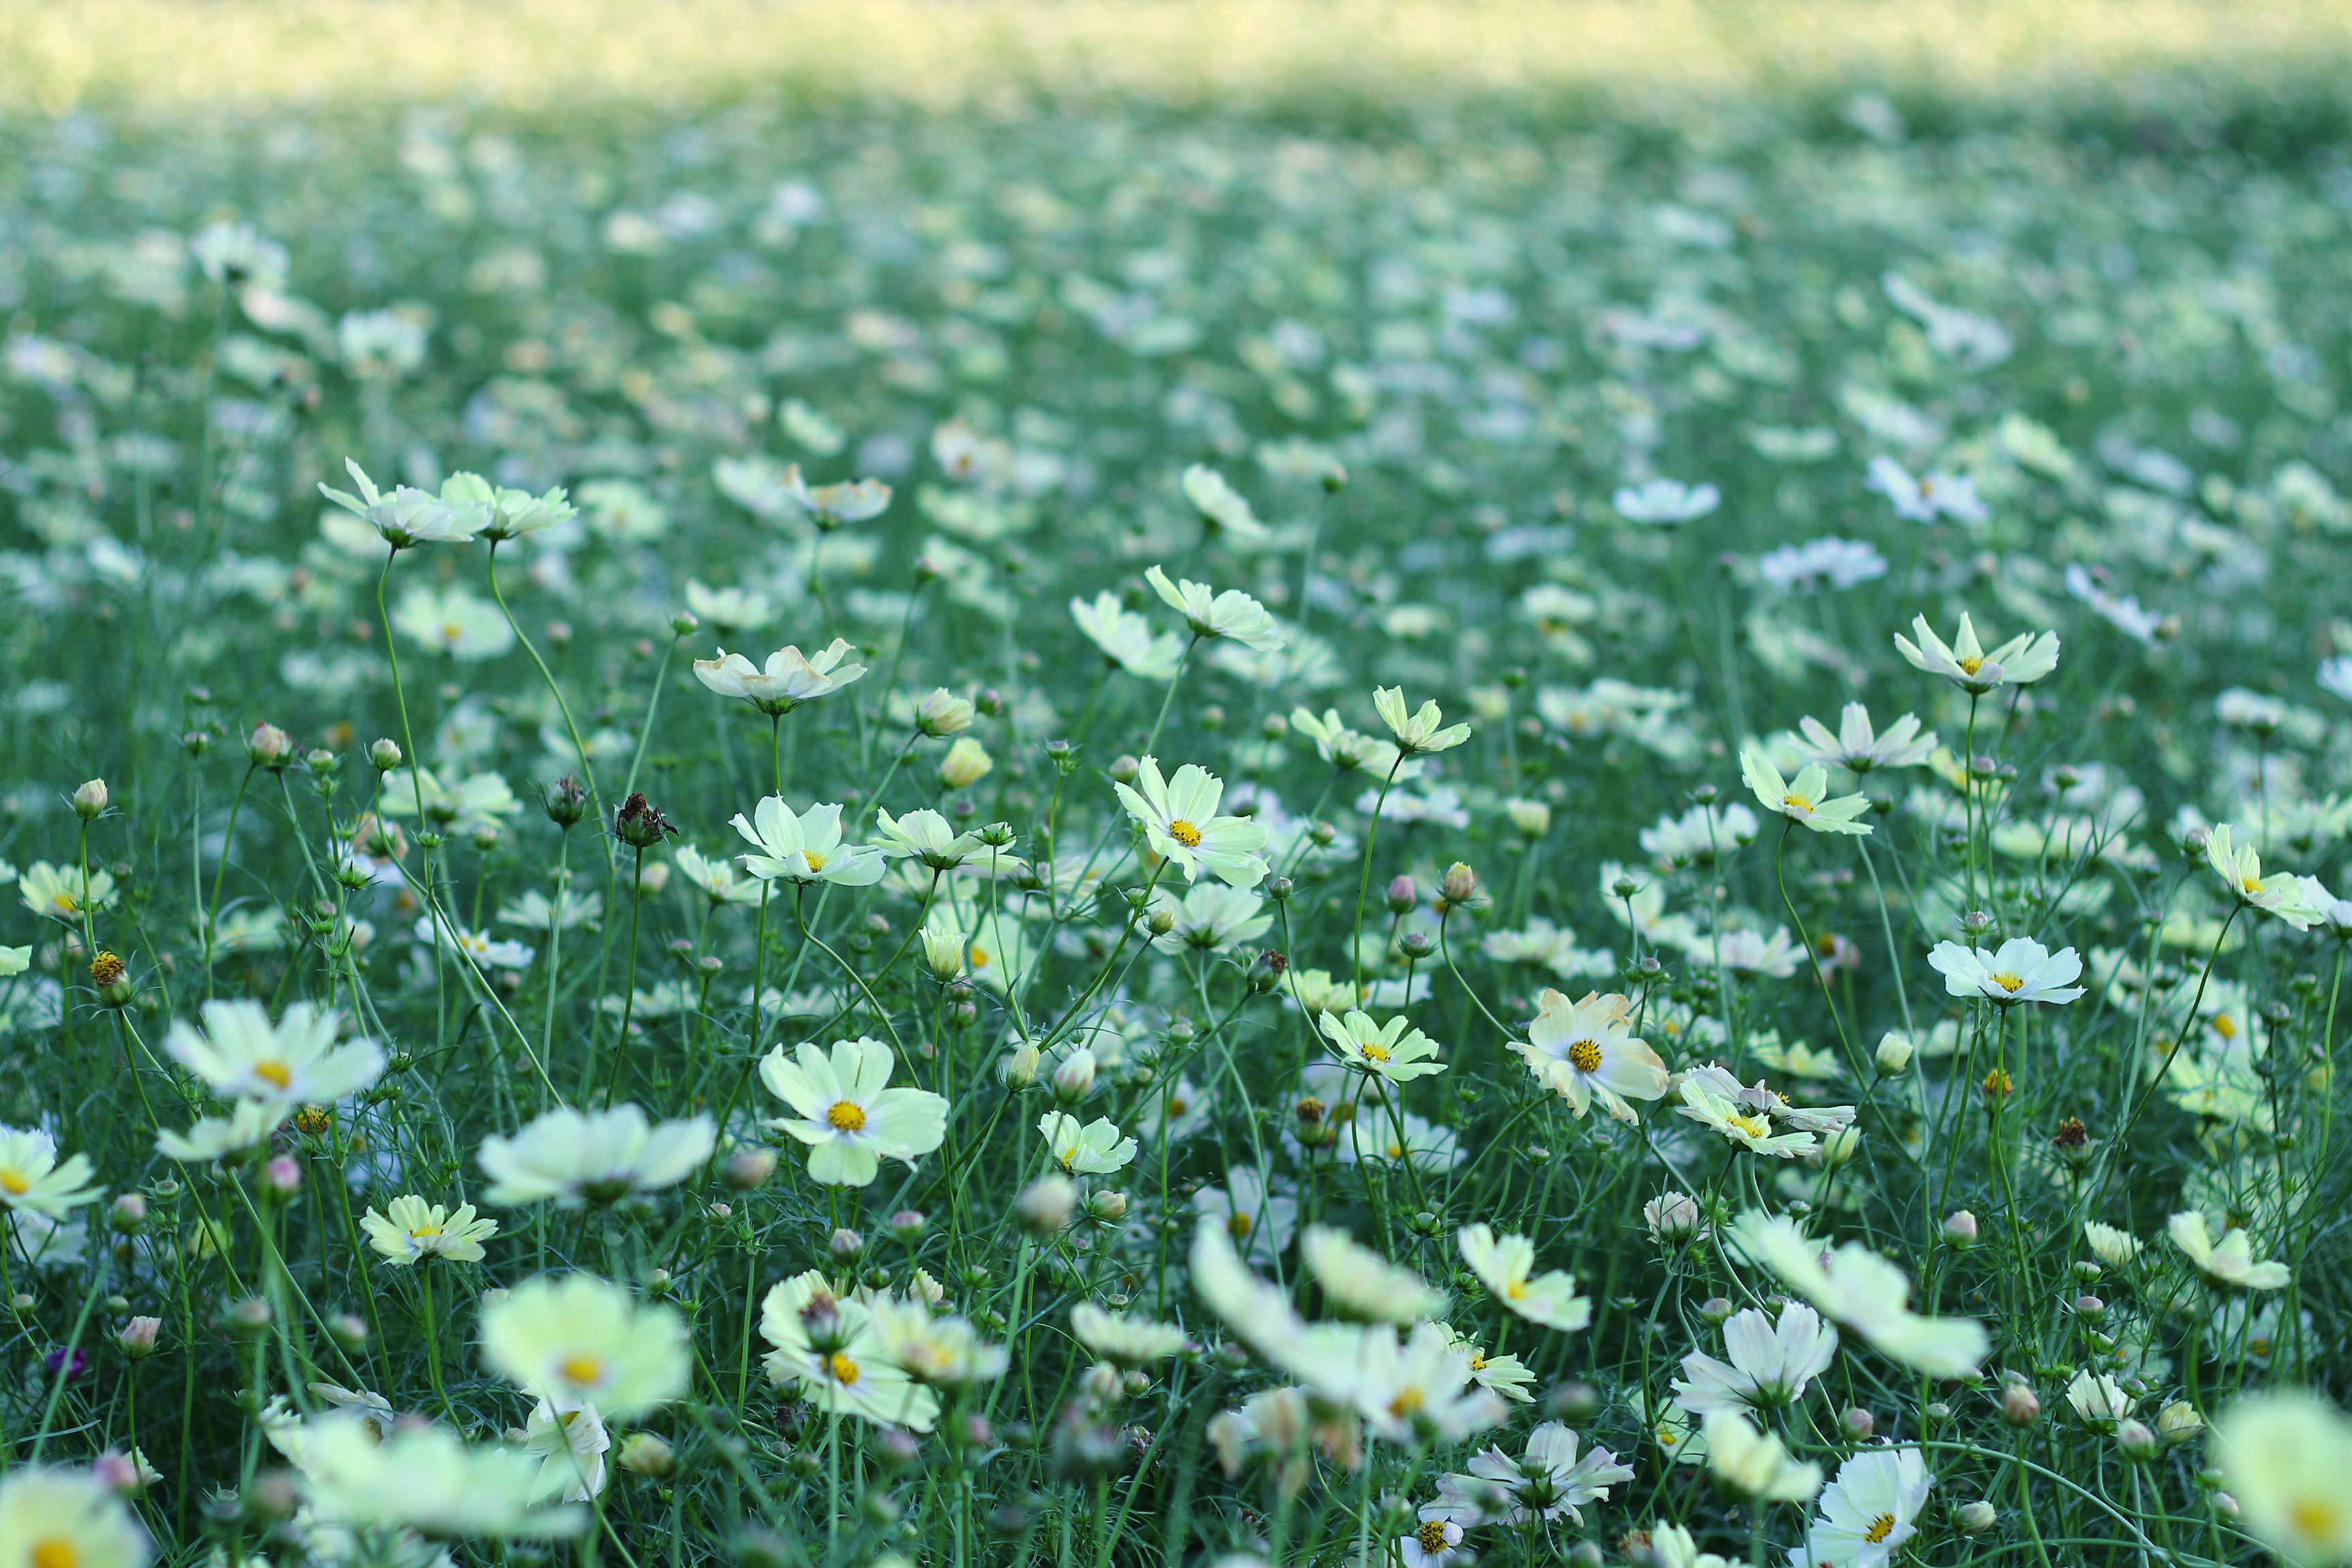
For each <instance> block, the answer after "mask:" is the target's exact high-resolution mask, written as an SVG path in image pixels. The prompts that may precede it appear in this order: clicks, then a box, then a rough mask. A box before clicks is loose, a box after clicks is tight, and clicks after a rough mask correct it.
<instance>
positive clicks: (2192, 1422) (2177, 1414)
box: [2156, 1399, 2205, 1443]
mask: <svg viewBox="0 0 2352 1568" xmlns="http://www.w3.org/2000/svg"><path fill="white" fill-rule="evenodd" d="M2204 1430H2205V1417H2203V1416H2202V1415H2199V1414H2197V1406H2195V1405H2191V1404H2189V1401H2187V1400H2185V1399H2176V1400H2174V1401H2173V1402H2172V1403H2171V1404H2169V1405H2166V1406H2165V1407H2164V1408H2163V1409H2161V1410H2159V1411H2158V1412H2157V1413H2156V1431H2157V1435H2158V1436H2160V1437H2162V1438H2163V1439H2164V1440H2165V1441H2166V1442H2167V1443H2186V1442H2188V1441H2189V1439H2190V1438H2192V1437H2194V1436H2197V1435H2198V1434H2199V1433H2200V1432H2202V1431H2204Z"/></svg>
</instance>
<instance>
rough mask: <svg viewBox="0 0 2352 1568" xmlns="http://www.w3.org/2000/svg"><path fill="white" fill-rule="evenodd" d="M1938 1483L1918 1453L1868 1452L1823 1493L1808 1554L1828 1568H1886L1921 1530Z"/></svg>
mask: <svg viewBox="0 0 2352 1568" xmlns="http://www.w3.org/2000/svg"><path fill="white" fill-rule="evenodd" d="M1932 1484H1934V1478H1933V1477H1931V1476H1929V1475H1928V1474H1927V1464H1926V1462H1925V1461H1924V1460H1922V1459H1921V1458H1920V1457H1919V1450H1918V1449H1916V1448H1866V1449H1864V1450H1863V1451H1862V1452H1861V1453H1859V1454H1855V1455H1853V1456H1852V1457H1850V1458H1847V1459H1846V1461H1845V1462H1844V1463H1843V1464H1842V1465H1840V1466H1839V1467H1838V1473H1837V1479H1834V1480H1832V1481H1831V1482H1830V1484H1829V1485H1828V1486H1826V1487H1824V1488H1822V1495H1821V1501H1820V1508H1821V1515H1820V1517H1819V1518H1817V1519H1815V1520H1814V1521H1813V1522H1812V1527H1811V1529H1810V1530H1809V1531H1807V1532H1806V1534H1805V1551H1806V1552H1807V1554H1808V1555H1809V1556H1810V1557H1811V1560H1812V1561H1813V1562H1814V1563H1820V1564H1822V1568H1828V1565H1829V1564H1831V1563H1835V1564H1837V1568H1886V1565H1887V1564H1888V1563H1892V1562H1893V1561H1894V1560H1895V1556H1896V1555H1897V1554H1898V1553H1899V1552H1901V1551H1902V1550H1903V1543H1904V1542H1906V1541H1908V1540H1910V1539H1911V1537H1912V1535H1913V1533H1914V1532H1915V1531H1917V1529H1918V1528H1919V1526H1918V1520H1919V1510H1921V1509H1923V1508H1925V1507H1926V1506H1927V1489H1928V1488H1929V1486H1931V1485H1932Z"/></svg>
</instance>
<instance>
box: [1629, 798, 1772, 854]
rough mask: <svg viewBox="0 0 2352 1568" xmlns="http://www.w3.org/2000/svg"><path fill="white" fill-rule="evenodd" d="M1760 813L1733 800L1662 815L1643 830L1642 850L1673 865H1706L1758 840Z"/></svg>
mask: <svg viewBox="0 0 2352 1568" xmlns="http://www.w3.org/2000/svg"><path fill="white" fill-rule="evenodd" d="M1756 830H1757V824H1756V814H1755V813H1754V812H1752V811H1750V810H1748V808H1747V807H1746V806H1744V805H1740V804H1739V803H1738V801H1736V800H1735V801H1730V802H1727V803H1726V804H1725V805H1721V806H1714V805H1695V806H1693V807H1691V808H1690V809H1689V810H1688V811H1686V812H1684V813H1683V814H1682V815H1681V816H1661V817H1660V818H1658V820H1657V821H1656V822H1655V823H1654V824H1653V825H1651V826H1648V827H1644V828H1643V829H1642V840H1641V842H1642V848H1643V852H1644V853H1646V854H1650V855H1654V856H1655V857H1657V858H1659V859H1660V860H1663V861H1664V862H1666V863H1667V864H1668V865H1671V866H1691V865H1702V864H1705V863H1706V862H1709V861H1712V860H1715V859H1717V858H1718V857H1721V856H1723V855H1726V854H1728V853H1729V852H1730V851H1732V850H1734V849H1737V848H1738V847H1740V846H1742V845H1744V844H1750V843H1753V842H1754V841H1755V838H1756Z"/></svg>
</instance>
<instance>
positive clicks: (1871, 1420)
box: [1838, 1407, 1878, 1437]
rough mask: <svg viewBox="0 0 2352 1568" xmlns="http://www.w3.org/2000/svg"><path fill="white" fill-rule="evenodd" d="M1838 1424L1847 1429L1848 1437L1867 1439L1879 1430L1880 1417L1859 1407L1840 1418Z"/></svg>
mask: <svg viewBox="0 0 2352 1568" xmlns="http://www.w3.org/2000/svg"><path fill="white" fill-rule="evenodd" d="M1838 1424H1839V1425H1840V1426H1843V1427H1844V1428H1845V1429H1846V1433H1847V1435H1848V1436H1854V1437H1867V1436H1870V1435H1871V1434H1872V1433H1873V1432H1875V1431H1877V1430H1878V1417H1877V1416H1875V1415H1872V1414H1871V1413H1870V1412H1869V1411H1867V1410H1864V1409H1860V1408H1858V1407H1857V1408H1855V1409H1851V1410H1848V1411H1847V1412H1846V1413H1845V1414H1844V1415H1841V1416H1839V1417H1838Z"/></svg>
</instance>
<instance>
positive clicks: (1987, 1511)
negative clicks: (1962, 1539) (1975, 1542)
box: [1952, 1498, 2000, 1535]
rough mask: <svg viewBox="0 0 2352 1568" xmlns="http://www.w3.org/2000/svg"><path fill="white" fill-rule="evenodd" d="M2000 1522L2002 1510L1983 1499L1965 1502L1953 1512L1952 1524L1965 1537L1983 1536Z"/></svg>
mask: <svg viewBox="0 0 2352 1568" xmlns="http://www.w3.org/2000/svg"><path fill="white" fill-rule="evenodd" d="M1952 1523H1953V1524H1954V1525H1956V1526H1957V1527H1958V1529H1959V1531H1960V1533H1961V1534H1963V1535H1982V1534H1983V1533H1984V1532H1985V1531H1988V1530H1990V1529H1991V1528H1992V1527H1993V1526H1994V1525H1996V1524H1998V1523H2000V1510H1997V1509H1995V1508H1994V1507H1993V1506H1992V1504H1990V1503H1989V1502H1987V1501H1985V1500H1983V1499H1982V1498H1979V1499H1977V1500H1975V1501H1973V1502H1964V1503H1962V1504H1961V1505H1960V1506H1959V1507H1958V1508H1956V1509H1954V1510H1952Z"/></svg>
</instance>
